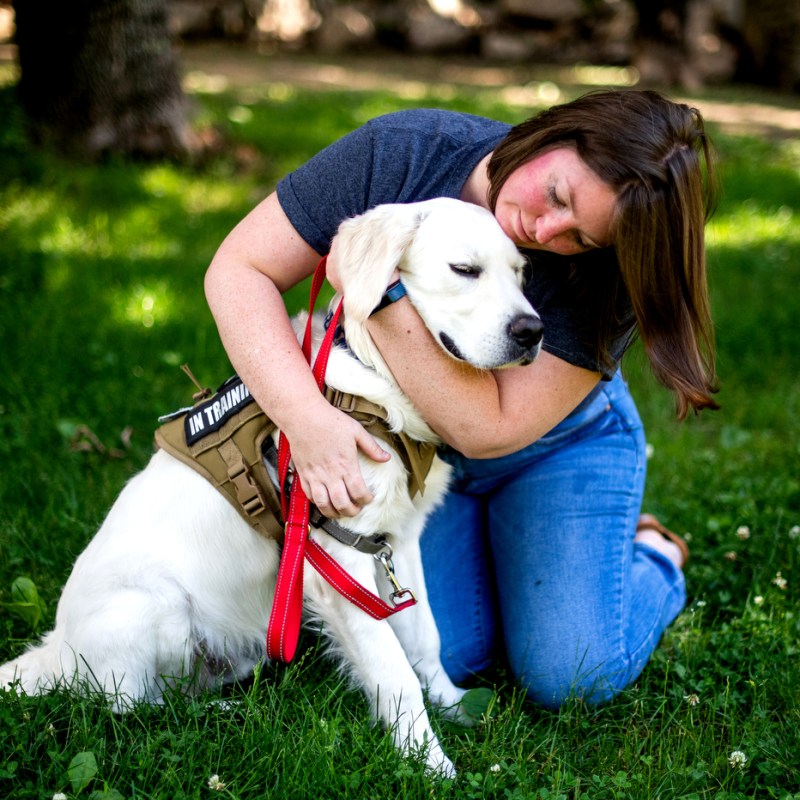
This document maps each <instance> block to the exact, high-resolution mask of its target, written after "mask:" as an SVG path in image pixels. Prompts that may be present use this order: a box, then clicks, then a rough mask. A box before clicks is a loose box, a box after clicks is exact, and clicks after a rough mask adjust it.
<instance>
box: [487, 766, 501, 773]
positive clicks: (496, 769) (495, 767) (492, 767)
mask: <svg viewBox="0 0 800 800" xmlns="http://www.w3.org/2000/svg"><path fill="white" fill-rule="evenodd" d="M489 772H500V765H499V764H492V766H491V767H489Z"/></svg>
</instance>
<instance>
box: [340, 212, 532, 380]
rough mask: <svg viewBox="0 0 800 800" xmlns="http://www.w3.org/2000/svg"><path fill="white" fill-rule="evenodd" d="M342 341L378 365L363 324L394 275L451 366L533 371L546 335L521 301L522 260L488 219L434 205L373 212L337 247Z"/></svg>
mask: <svg viewBox="0 0 800 800" xmlns="http://www.w3.org/2000/svg"><path fill="white" fill-rule="evenodd" d="M336 258H337V267H338V270H339V274H340V276H341V282H342V286H343V294H344V298H345V300H344V311H345V335H346V336H347V340H348V342H349V343H350V346H351V347H352V348H353V350H354V352H355V353H356V354H357V355H358V356H359V357H360V358H363V357H364V356H365V357H366V359H365V360H366V362H367V363H369V362H372V363H373V364H374V363H375V356H374V353H363V352H362V350H364V349H366V350H370V349H371V348H370V343H369V342H367V341H366V340H367V339H368V337H367V336H366V325H365V323H366V320H367V318H368V317H369V314H370V312H371V311H372V310H373V309H374V308H375V306H376V305H377V304H378V302H379V301H380V299H381V296H382V295H383V292H384V290H385V289H386V285H387V283H388V281H389V277H390V276H391V274H392V272H393V271H394V269H395V268H397V269H399V270H400V275H401V279H402V281H403V285H404V286H405V288H406V291H407V293H408V298H409V300H410V301H411V302H412V303H413V305H414V307H415V308H416V310H417V312H418V313H419V315H420V317H421V318H422V319H423V321H424V322H425V325H426V326H427V327H428V329H429V330H430V332H431V334H432V335H433V337H434V338H435V339H436V341H437V342H439V344H440V345H441V346H442V348H443V349H444V350H445V351H446V352H447V353H448V354H449V355H451V356H452V357H453V358H456V359H459V360H462V361H466V362H468V363H470V364H472V365H473V366H475V367H478V368H480V369H495V368H498V367H504V366H510V365H513V364H529V363H530V362H531V361H533V360H534V358H536V356H537V355H538V353H539V350H540V348H541V341H542V332H543V325H542V322H541V320H540V319H539V316H538V314H537V313H536V311H534V309H533V307H532V306H531V304H530V303H529V302H528V301H527V300H526V298H525V296H524V295H523V293H522V288H521V287H522V281H523V271H524V267H525V259H524V257H523V256H522V255H520V253H519V251H518V250H517V248H516V246H515V245H514V243H513V242H512V241H511V240H510V239H509V238H508V237H507V236H506V235H505V233H504V232H503V230H502V229H501V227H500V225H499V224H498V222H497V220H496V219H495V218H494V216H493V215H492V214H491V213H490V212H489V211H487V210H486V209H483V208H480V207H478V206H475V205H472V204H470V203H464V202H461V201H459V200H452V199H448V198H440V199H436V200H427V201H424V202H421V203H409V204H405V205H402V204H398V205H383V206H378V207H376V208H374V209H372V210H371V211H368V212H367V213H366V214H363V215H361V216H360V217H355V218H353V219H350V220H347V221H345V222H344V223H342V225H341V227H340V228H339V232H338V234H337V241H336Z"/></svg>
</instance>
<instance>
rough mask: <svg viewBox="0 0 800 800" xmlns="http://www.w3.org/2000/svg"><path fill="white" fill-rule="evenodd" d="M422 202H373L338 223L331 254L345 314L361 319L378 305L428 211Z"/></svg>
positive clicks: (364, 319)
mask: <svg viewBox="0 0 800 800" xmlns="http://www.w3.org/2000/svg"><path fill="white" fill-rule="evenodd" d="M425 206H426V203H408V204H400V203H397V204H388V205H381V206H376V207H375V208H373V209H371V210H370V211H367V212H366V213H365V214H362V215H360V216H358V217H353V218H352V219H348V220H345V221H344V222H343V223H342V224H341V225H340V226H339V230H338V232H337V234H336V237H335V239H334V241H333V244H332V246H331V256H332V258H333V259H334V260H335V269H336V273H337V275H338V280H337V282H338V283H339V284H340V287H339V288H340V289H341V292H342V294H343V295H344V312H345V316H346V317H347V318H349V319H351V320H352V321H354V322H364V321H366V319H367V318H368V317H369V315H370V313H371V312H372V310H373V309H374V308H375V306H376V305H378V303H379V302H380V299H381V297H382V296H383V293H384V292H385V291H386V287H387V285H388V284H389V279H390V278H391V275H392V273H393V272H394V270H395V269H396V268H397V267H399V266H400V264H401V262H402V260H403V256H404V255H405V252H406V250H407V249H408V246H409V245H410V244H411V242H412V241H413V240H414V236H415V235H416V232H417V229H418V228H419V224H420V222H422V220H423V219H424V218H425V217H426V216H427V215H428V213H429V211H428V209H427V208H425Z"/></svg>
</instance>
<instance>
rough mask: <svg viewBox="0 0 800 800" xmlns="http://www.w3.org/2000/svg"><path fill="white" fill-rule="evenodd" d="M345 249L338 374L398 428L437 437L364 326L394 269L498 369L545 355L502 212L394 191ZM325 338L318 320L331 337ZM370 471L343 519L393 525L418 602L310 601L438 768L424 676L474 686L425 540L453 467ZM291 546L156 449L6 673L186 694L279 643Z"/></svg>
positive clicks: (316, 595)
mask: <svg viewBox="0 0 800 800" xmlns="http://www.w3.org/2000/svg"><path fill="white" fill-rule="evenodd" d="M337 260H338V266H339V270H340V273H341V280H342V284H343V287H344V298H345V299H344V330H345V334H346V340H347V345H348V346H349V352H348V350H347V348H343V347H340V346H337V347H334V349H333V351H332V353H331V356H330V361H329V364H328V369H327V374H326V382H327V384H328V385H329V386H330V387H332V388H334V389H339V390H341V391H343V392H349V393H353V394H357V395H359V396H361V397H363V398H365V399H367V400H369V401H372V402H373V403H376V404H378V405H380V406H382V407H383V408H384V409H386V411H387V412H388V417H389V420H390V424H391V426H392V428H393V430H397V431H404V432H405V434H407V435H408V436H409V437H411V438H412V439H415V440H418V441H425V442H434V443H435V442H437V441H438V440H437V438H436V436H435V434H434V433H433V432H432V431H431V429H430V428H429V427H428V426H427V425H426V424H425V422H424V421H423V420H422V419H421V417H420V416H419V414H418V412H417V411H416V410H415V409H414V407H413V405H412V404H411V403H410V401H409V400H408V399H407V398H406V397H405V396H404V395H403V394H402V392H401V391H400V389H399V387H398V386H397V384H396V383H395V382H394V380H393V378H392V375H391V373H390V371H389V369H388V367H387V366H386V364H385V363H384V361H383V359H382V358H381V356H380V354H379V352H378V351H377V348H376V347H375V345H374V344H373V342H372V341H371V339H370V337H369V333H368V331H367V326H366V321H367V318H368V317H369V314H370V312H371V311H372V309H373V308H374V307H375V306H376V305H377V304H378V302H379V301H380V299H381V296H382V294H383V291H384V289H385V287H386V285H387V282H388V281H389V278H390V276H391V274H392V272H393V270H394V269H395V268H399V269H400V273H401V275H402V280H403V284H404V286H405V288H406V290H407V293H408V297H409V299H410V301H411V302H412V303H413V305H414V306H415V308H416V310H417V311H418V312H419V314H420V316H421V317H422V319H423V320H424V322H425V324H426V325H427V327H428V328H429V329H430V331H431V333H432V334H433V336H434V337H435V338H436V340H437V341H438V342H440V343H441V344H442V347H443V348H444V349H445V350H446V351H447V352H448V353H450V354H451V355H452V356H453V357H454V358H459V359H463V360H465V361H467V362H469V363H471V364H473V365H474V366H476V367H479V368H483V369H493V368H497V367H501V366H505V365H509V364H524V363H529V362H531V361H532V360H533V359H534V358H535V357H536V355H537V354H538V351H539V347H540V341H541V336H542V325H541V322H540V320H539V318H538V316H537V315H536V313H535V311H534V310H533V309H532V307H531V306H530V304H529V303H528V301H527V300H526V299H525V297H524V295H523V294H522V291H521V288H520V287H521V284H522V280H523V267H524V264H525V261H524V259H523V257H522V256H521V255H520V254H519V253H518V251H517V249H516V247H515V246H514V244H513V243H512V242H511V241H510V240H509V239H508V238H507V237H506V236H505V235H504V233H503V232H502V230H501V229H500V227H499V226H498V224H497V222H496V221H495V219H494V217H493V216H492V214H490V213H489V212H488V211H485V210H483V209H480V208H478V207H477V206H474V205H469V204H466V203H461V202H459V201H456V200H448V199H438V200H430V201H427V202H423V203H416V204H409V205H386V206H379V207H377V208H375V209H373V210H372V211H369V212H367V213H366V214H364V215H362V216H360V217H357V218H355V219H351V220H348V221H346V222H344V223H343V224H342V226H341V228H340V229H339V233H338V234H337ZM320 338H321V333H320V332H319V331H317V332H316V339H317V344H318V343H319V339H320ZM353 356H355V358H354V357H353ZM323 445H324V443H320V446H323ZM385 446H386V445H385V444H384V447H385ZM361 468H362V470H363V472H364V477H365V479H366V481H367V484H368V485H369V486H370V489H371V491H372V492H373V494H374V500H373V501H372V502H371V503H370V504H369V505H367V506H366V507H365V508H364V509H362V511H361V512H360V513H359V514H358V515H357V516H355V517H353V518H349V519H345V520H341V521H340V522H341V523H342V524H344V525H345V526H346V527H347V528H348V529H349V530H351V531H353V532H356V533H362V534H366V535H371V534H375V533H376V532H379V531H380V532H385V533H386V534H387V538H388V541H389V544H390V545H391V548H392V550H393V560H394V565H395V568H396V573H397V577H398V579H399V580H400V581H401V582H402V584H403V585H404V586H409V587H410V588H411V589H412V590H413V592H414V593H415V595H416V598H417V600H418V603H417V605H416V606H414V607H412V608H408V609H404V610H403V611H401V612H400V613H398V614H396V615H394V616H392V617H391V618H390V620H389V621H385V620H384V621H377V620H375V619H373V618H372V617H370V616H368V615H367V614H365V613H364V612H363V611H361V610H360V609H358V608H357V607H356V606H354V605H352V604H351V603H349V602H348V601H347V600H346V599H344V598H343V597H342V596H341V595H339V594H338V593H337V592H336V591H335V590H334V589H332V588H331V586H330V585H328V584H327V583H326V582H325V581H324V580H322V579H321V578H320V577H319V575H318V574H317V573H316V572H315V571H314V570H312V569H310V568H307V569H306V570H305V583H304V609H305V613H306V615H307V617H308V618H310V619H313V620H314V621H315V622H317V623H319V624H321V626H322V628H323V630H324V633H325V634H326V635H327V636H328V637H329V639H330V642H331V644H332V648H333V649H334V651H335V654H336V655H337V657H338V659H339V661H340V663H341V665H342V666H343V667H344V668H345V669H346V670H347V672H348V673H349V675H350V676H351V677H352V679H353V680H354V682H355V683H356V684H357V685H358V686H359V687H360V688H361V689H362V690H363V691H364V693H365V694H366V696H367V698H368V701H369V703H370V705H371V707H372V708H373V709H374V710H375V713H376V715H377V717H378V718H379V719H380V720H381V721H382V722H383V723H384V724H385V725H386V726H387V727H388V728H390V729H391V731H392V733H393V736H394V740H395V742H396V745H397V747H398V748H400V749H401V751H403V752H412V751H414V750H423V751H424V753H425V758H426V763H427V766H428V768H429V769H430V770H436V771H440V772H442V773H443V774H445V775H451V774H453V765H452V763H451V762H450V760H449V759H448V758H447V756H446V755H445V754H444V753H443V752H442V749H441V746H440V745H439V742H438V740H437V737H436V735H435V734H434V732H433V730H432V728H431V726H430V722H429V719H428V714H427V712H426V710H425V706H424V704H423V688H424V689H425V690H426V691H427V693H428V697H429V699H430V701H431V702H433V703H436V704H438V705H440V706H442V707H444V708H446V709H450V713H451V714H452V715H453V716H457V715H458V704H459V701H460V700H461V698H462V696H463V691H462V690H460V689H458V688H456V687H455V686H454V685H453V684H452V683H451V681H450V680H449V678H448V677H447V675H446V674H445V672H444V670H443V669H442V665H441V662H440V660H439V635H438V632H437V630H436V625H435V622H434V619H433V616H432V613H431V610H430V607H429V605H428V602H427V596H426V591H425V583H424V579H423V574H422V566H421V561H420V552H419V537H420V534H421V532H422V528H423V524H424V521H425V518H426V516H427V515H428V513H429V512H430V511H431V510H432V509H433V507H434V506H436V504H437V503H439V502H440V500H441V498H442V496H443V495H444V493H445V491H446V488H447V481H448V474H449V467H448V466H447V465H446V464H445V463H444V462H443V461H441V460H439V459H438V458H435V459H434V463H433V466H432V468H431V470H430V472H429V474H428V476H427V479H426V489H425V492H424V495H423V496H419V495H417V496H416V497H415V498H414V499H413V500H412V499H411V497H410V495H409V491H408V476H407V474H406V470H405V468H404V466H403V464H402V461H401V459H400V458H398V457H393V458H392V459H391V460H390V461H388V462H386V463H376V462H373V461H370V460H369V459H362V461H361ZM311 537H312V538H313V539H314V540H315V541H317V542H318V543H319V544H320V545H321V546H322V547H323V548H325V550H327V551H328V552H329V553H330V554H331V555H332V556H333V557H334V558H335V559H336V560H337V561H338V562H339V563H340V564H341V565H342V567H343V568H344V569H345V570H347V571H348V572H349V573H350V574H351V575H352V576H353V577H354V578H355V579H356V580H358V581H359V582H360V583H362V584H363V585H364V586H366V587H368V588H371V590H372V591H373V592H375V593H379V594H381V595H382V596H383V597H384V598H387V597H388V596H389V594H390V591H391V588H392V587H391V585H389V583H388V582H387V581H386V576H385V574H384V573H383V569H382V567H381V565H380V564H379V563H378V562H377V561H376V559H375V558H373V557H372V556H370V555H368V554H365V553H363V552H359V551H357V550H355V549H353V548H350V547H347V546H345V545H343V544H341V543H339V542H338V541H336V540H335V539H334V538H332V537H331V536H329V535H328V534H327V533H325V532H323V531H319V530H315V529H314V530H312V532H311ZM279 559H280V548H279V546H278V544H277V543H276V542H275V541H272V540H270V539H268V538H265V537H263V536H261V535H259V534H258V533H256V532H255V531H254V530H253V529H252V528H251V527H250V526H249V525H248V524H247V523H246V522H245V521H244V520H243V518H242V517H241V516H240V515H239V514H238V513H237V512H236V510H234V508H233V506H232V505H231V504H230V503H229V502H228V501H227V500H226V499H225V498H224V497H223V496H222V495H221V494H220V493H219V492H218V491H217V490H216V489H215V488H213V487H212V486H211V484H210V483H208V482H207V481H206V480H205V479H204V478H203V477H201V476H200V475H199V474H198V473H196V472H194V471H193V470H192V469H191V468H189V467H187V466H186V465H185V464H183V463H181V462H180V461H179V460H177V459H176V458H173V457H172V456H170V455H169V454H167V453H166V452H165V451H164V450H159V451H157V452H156V453H155V455H154V456H153V457H152V460H151V461H150V463H149V464H148V466H147V467H146V468H145V469H144V470H143V471H142V472H141V473H140V474H138V475H137V476H135V477H134V478H133V479H132V480H131V481H130V482H129V483H128V484H127V486H126V487H125V488H124V490H123V491H122V493H121V494H120V496H119V498H118V499H117V501H116V502H115V503H114V505H113V507H112V508H111V510H110V512H109V514H108V516H107V518H106V520H105V522H104V523H103V525H102V527H101V528H100V530H99V532H98V533H97V535H96V536H95V537H94V538H93V539H92V541H91V542H90V543H89V545H88V547H87V548H86V550H85V551H84V552H83V554H82V555H81V556H80V557H79V558H78V560H77V562H76V563H75V566H74V569H73V571H72V574H71V575H70V577H69V579H68V581H67V584H66V586H65V587H64V592H63V595H62V597H61V600H60V602H59V605H58V611H57V614H56V626H55V629H54V630H53V631H52V632H50V633H48V634H47V635H46V636H44V638H43V641H42V643H41V644H38V645H36V646H33V647H32V648H31V649H29V650H28V651H27V652H25V653H24V654H22V655H21V656H20V657H18V658H17V659H16V660H14V661H11V662H9V663H7V664H5V665H3V666H2V667H0V686H4V685H10V684H14V683H15V682H16V683H15V685H16V687H17V689H18V690H21V691H24V692H28V693H35V692H45V691H48V690H50V689H52V688H54V687H57V686H61V687H66V688H68V689H71V690H73V691H86V690H89V691H100V692H103V693H105V694H106V695H108V696H109V698H110V699H111V700H112V702H113V703H114V707H115V708H116V709H117V710H120V711H123V710H124V709H125V708H126V707H127V706H128V705H129V704H130V702H131V701H133V700H137V699H138V700H146V701H149V702H159V701H160V699H161V696H162V692H163V691H164V689H165V687H166V686H168V685H173V684H175V683H176V682H177V681H178V680H179V679H181V678H182V677H183V678H188V677H192V678H193V679H194V680H193V681H192V682H191V683H189V682H188V681H184V682H183V683H182V684H181V685H182V686H183V688H184V689H185V690H186V691H192V690H197V689H198V688H200V689H202V688H204V687H206V686H208V685H210V684H213V683H215V682H219V681H222V680H233V679H236V678H243V677H246V676H247V675H248V674H249V673H250V672H251V670H252V669H253V667H254V665H255V664H256V662H258V660H259V659H261V658H263V657H264V638H265V631H266V626H267V622H268V620H269V617H270V610H271V607H272V602H273V594H274V590H275V581H276V575H277V572H278V565H279ZM415 673H416V674H415Z"/></svg>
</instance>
